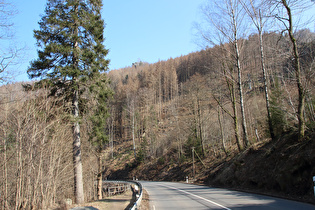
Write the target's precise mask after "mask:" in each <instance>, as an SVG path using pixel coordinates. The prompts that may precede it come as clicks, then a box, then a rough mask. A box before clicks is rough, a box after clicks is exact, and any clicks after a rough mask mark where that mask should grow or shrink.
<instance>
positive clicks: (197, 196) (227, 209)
mask: <svg viewBox="0 0 315 210" xmlns="http://www.w3.org/2000/svg"><path fill="white" fill-rule="evenodd" d="M161 186H163V187H167V188H170V189H174V190H178V191H180V192H183V193H186V194H188V195H191V196H194V197H196V198H199V199H202V200H204V201H207V202H209V203H212V204H214V205H216V206H219V207H221V208H223V209H226V210H231V209H229V208H227V207H225V206H223V205H221V204H218V203H216V202H214V201H211V200H208V199H206V198H203V197H201V196H199V195H195V194H192V193H190V192H187V191H185V190H181V189H178V188H175V187H170V186H167V185H161Z"/></svg>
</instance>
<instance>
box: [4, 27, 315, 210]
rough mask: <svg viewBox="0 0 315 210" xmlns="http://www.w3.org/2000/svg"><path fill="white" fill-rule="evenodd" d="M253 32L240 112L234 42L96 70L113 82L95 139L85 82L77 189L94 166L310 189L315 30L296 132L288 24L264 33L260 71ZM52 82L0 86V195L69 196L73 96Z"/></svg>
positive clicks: (112, 173)
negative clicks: (301, 132) (302, 128)
mask: <svg viewBox="0 0 315 210" xmlns="http://www.w3.org/2000/svg"><path fill="white" fill-rule="evenodd" d="M300 33H301V34H304V37H305V36H310V35H313V33H311V32H310V31H307V30H304V31H302V32H300ZM310 37H311V36H310ZM257 38H258V37H257V35H255V34H253V35H251V36H249V37H248V38H247V39H244V40H240V44H241V57H240V63H241V67H242V69H241V70H242V72H241V73H242V76H243V80H242V84H243V85H242V86H241V87H242V91H243V94H242V96H243V99H244V107H243V108H244V113H242V108H241V106H240V104H241V103H240V98H241V94H240V92H241V91H240V88H239V87H240V86H239V85H238V84H239V83H238V71H237V68H236V65H235V62H236V61H235V56H233V50H234V48H233V45H231V44H225V45H220V46H214V47H212V48H207V49H204V50H201V51H199V52H194V53H191V54H188V55H185V56H181V57H178V58H170V59H168V60H166V61H159V62H157V63H153V64H149V63H146V62H139V63H134V64H133V65H132V66H130V67H127V68H123V69H118V70H112V71H110V72H108V74H103V75H101V76H102V79H104V81H105V80H106V81H107V80H110V85H109V86H110V87H108V88H110V89H111V90H112V91H113V93H114V95H113V97H110V95H111V94H108V95H106V96H104V99H106V103H105V102H104V103H105V104H101V105H102V106H103V108H104V109H102V110H103V111H104V113H101V114H102V116H105V117H102V118H101V121H102V126H103V125H105V127H102V128H101V129H100V133H101V134H102V136H103V137H104V138H103V144H101V145H99V144H97V142H95V141H93V140H97V139H96V137H95V138H91V135H92V131H93V122H92V116H93V115H94V114H95V111H96V110H95V107H97V105H98V102H97V101H96V100H95V95H93V94H90V93H88V92H86V93H84V94H83V95H82V98H81V99H82V100H81V101H80V103H81V105H82V106H80V107H81V108H80V116H81V118H80V128H81V133H80V136H81V138H82V145H81V147H82V148H81V149H82V165H83V181H84V191H85V192H84V193H85V198H86V199H85V200H86V201H91V200H95V199H97V193H96V185H95V180H96V179H97V175H100V174H102V175H103V179H105V178H108V179H132V178H134V177H135V178H138V179H145V180H156V181H158V180H168V181H185V179H186V176H188V177H190V180H191V178H192V177H193V176H194V178H195V183H199V184H206V185H211V186H220V187H228V188H236V189H240V190H250V191H255V192H260V193H266V194H273V195H277V196H284V197H289V198H292V199H298V200H299V199H300V200H305V201H309V202H311V201H313V200H312V199H313V192H312V176H315V169H314V165H315V162H314V161H315V160H314V156H315V154H314V152H313V151H315V141H314V140H315V139H314V131H315V123H314V121H315V112H314V106H315V78H314V76H313V74H314V73H313V72H314V66H315V65H314V64H315V51H314V50H315V47H314V46H315V42H314V40H313V39H312V41H305V42H304V41H301V40H299V42H298V44H299V45H298V47H299V52H300V55H301V69H302V71H301V75H302V76H301V81H302V82H303V85H304V87H305V110H304V112H303V113H304V118H303V119H304V120H305V125H306V133H305V134H306V135H305V137H304V138H303V139H301V141H299V140H298V137H297V134H298V123H299V120H298V117H297V114H296V113H297V110H298V104H299V93H298V88H297V84H296V77H295V74H294V68H293V64H292V60H294V59H293V58H292V52H291V44H290V41H289V40H288V37H287V36H286V35H285V34H277V33H266V34H264V40H265V61H266V68H267V73H268V74H267V77H266V78H264V76H263V72H262V70H261V59H260V56H259V55H260V53H259V47H258V45H257V40H258V39H257ZM305 40H309V39H305ZM265 79H266V82H267V86H268V88H269V89H268V93H269V96H270V110H271V125H272V127H273V129H274V138H273V139H272V138H271V133H270V126H269V125H268V117H267V110H266V97H265V91H264V80H265ZM86 90H87V89H86ZM50 93H51V90H50V89H49V88H42V89H39V90H37V91H28V92H25V91H24V90H23V88H22V87H21V84H20V83H16V84H10V85H4V86H1V87H0V100H1V101H0V109H1V112H0V119H1V120H0V125H1V129H0V139H1V142H0V143H1V145H0V146H1V147H0V157H1V158H0V166H1V171H2V173H0V185H1V186H3V187H1V188H0V190H1V191H0V193H1V195H5V196H4V197H5V198H6V199H2V198H3V197H1V199H2V200H0V202H1V205H2V203H3V206H4V205H6V206H9V207H12V208H14V207H15V206H16V207H17V206H20V207H23V206H24V207H25V208H29V209H31V208H32V206H36V207H38V208H41V209H47V208H48V207H50V206H53V205H58V203H63V202H64V199H72V200H75V198H74V194H73V191H74V188H75V186H74V183H73V179H74V174H73V163H72V155H71V154H72V149H73V148H72V144H71V142H72V138H73V133H72V126H73V119H72V117H71V114H70V111H69V110H71V103H70V102H69V101H67V100H66V98H64V97H61V96H58V94H57V96H54V97H52V96H51V95H50ZM105 107H106V108H105ZM106 117H107V118H106ZM104 118H106V119H104ZM105 120H106V122H105ZM244 122H246V124H245V123H244ZM244 126H246V128H247V129H246V130H244ZM245 131H246V132H247V133H246V134H245ZM103 134H105V135H103ZM245 136H247V140H248V142H246V141H247V140H246V138H245ZM193 151H194V153H192V152H193ZM192 154H194V155H193V156H192ZM192 158H194V160H195V161H194V164H193V161H192ZM193 166H195V168H194V169H195V170H193ZM98 168H100V169H102V170H103V173H98ZM44 191H45V193H43V192H44Z"/></svg>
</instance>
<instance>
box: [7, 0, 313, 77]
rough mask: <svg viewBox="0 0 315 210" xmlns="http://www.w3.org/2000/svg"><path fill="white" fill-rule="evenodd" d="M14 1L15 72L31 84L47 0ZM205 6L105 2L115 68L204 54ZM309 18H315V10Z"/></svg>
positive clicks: (151, 0)
mask: <svg viewBox="0 0 315 210" xmlns="http://www.w3.org/2000/svg"><path fill="white" fill-rule="evenodd" d="M8 1H11V2H12V3H13V4H15V5H16V8H17V10H18V12H19V13H18V14H17V15H16V17H15V19H14V23H15V27H14V29H15V31H16V33H15V40H14V41H15V43H16V44H17V45H18V46H19V47H20V48H21V47H23V48H24V49H23V53H22V56H20V57H19V60H18V63H19V64H18V65H16V66H14V67H12V68H14V71H15V72H19V76H16V77H15V81H26V80H28V77H27V74H26V70H27V67H28V66H29V63H30V61H31V60H33V59H36V58H37V48H36V45H35V44H36V40H35V38H34V37H33V30H34V29H38V28H39V26H38V21H39V20H40V18H41V15H43V14H44V10H45V5H46V0H8ZM205 1H206V0H103V4H104V7H103V13H102V16H103V19H104V21H105V23H106V28H105V31H104V36H105V37H106V41H105V43H104V44H105V47H106V48H107V49H109V54H108V56H107V58H108V59H110V60H111V62H110V66H109V68H110V69H119V68H123V67H126V66H130V65H131V64H132V63H133V62H136V61H138V60H141V61H144V62H149V63H154V62H157V61H159V60H167V59H169V58H170V57H172V58H175V57H179V56H181V55H187V54H189V53H191V52H195V51H198V50H200V47H199V46H198V45H197V44H195V40H194V35H193V27H192V25H193V22H200V19H201V15H200V14H198V13H199V12H200V9H199V7H200V6H201V4H203V3H204V2H205ZM309 15H314V12H312V11H311V10H310V13H308V16H309ZM311 25H313V24H311ZM314 26H315V25H314ZM311 28H312V26H311ZM312 31H313V30H312ZM15 75H16V74H15Z"/></svg>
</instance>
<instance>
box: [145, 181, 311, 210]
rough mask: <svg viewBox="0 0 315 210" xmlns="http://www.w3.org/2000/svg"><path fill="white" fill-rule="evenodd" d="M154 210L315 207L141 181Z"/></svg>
mask: <svg viewBox="0 0 315 210" xmlns="http://www.w3.org/2000/svg"><path fill="white" fill-rule="evenodd" d="M141 184H142V186H143V187H144V189H146V190H147V192H148V194H149V199H150V207H151V209H152V210H162V209H181V210H184V209H196V210H200V209H226V210H228V209H233V210H234V209H245V210H246V209H255V210H256V209H258V210H261V209H268V210H269V209H286V210H287V209H294V210H300V209H301V210H311V209H312V210H314V209H315V206H314V205H310V204H306V203H300V202H295V201H290V200H284V199H279V198H273V197H268V196H263V195H256V194H249V193H243V192H238V191H230V190H225V189H218V188H209V187H205V186H197V185H191V184H182V183H173V182H146V181H141Z"/></svg>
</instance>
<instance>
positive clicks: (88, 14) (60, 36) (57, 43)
mask: <svg viewBox="0 0 315 210" xmlns="http://www.w3.org/2000/svg"><path fill="white" fill-rule="evenodd" d="M101 8H102V2H101V1H100V0H90V1H82V0H69V1H62V0H49V1H48V3H47V6H46V9H45V15H44V16H43V17H42V19H41V20H40V22H39V25H40V29H39V30H35V31H34V36H35V38H36V40H37V46H38V48H39V50H38V59H37V60H34V61H32V62H31V66H30V68H29V69H28V71H27V72H28V75H29V77H30V78H31V79H33V78H39V79H41V80H47V81H49V82H50V84H51V85H53V86H55V87H58V88H59V91H60V90H61V89H63V88H68V87H69V85H70V86H71V87H76V88H78V85H79V81H80V82H86V81H88V80H90V79H93V78H95V77H98V76H99V74H100V73H101V72H104V71H106V70H107V68H108V63H109V60H106V59H105V56H106V55H107V53H108V50H106V49H105V47H104V45H103V42H104V37H103V31H104V21H103V20H102V19H101V13H100V11H101ZM69 81H70V84H69Z"/></svg>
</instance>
